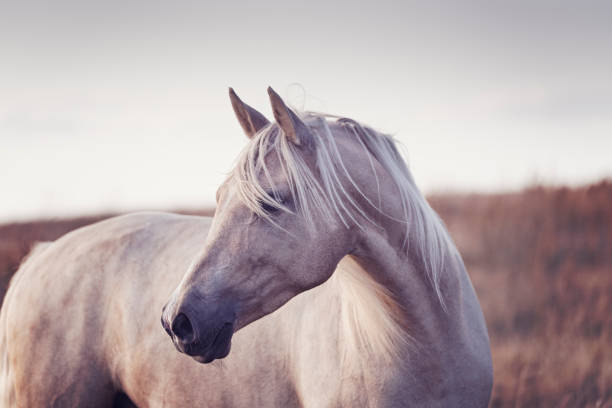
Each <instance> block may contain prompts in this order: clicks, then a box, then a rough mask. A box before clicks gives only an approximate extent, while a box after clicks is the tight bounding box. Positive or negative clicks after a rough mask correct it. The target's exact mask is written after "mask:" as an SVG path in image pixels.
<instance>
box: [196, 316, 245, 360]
mask: <svg viewBox="0 0 612 408" xmlns="http://www.w3.org/2000/svg"><path fill="white" fill-rule="evenodd" d="M233 334H234V325H233V324H232V323H225V324H224V325H223V327H221V330H219V332H218V333H217V335H216V336H215V339H214V340H213V342H212V343H211V344H210V345H209V346H207V347H206V348H205V349H204V350H198V352H197V353H193V354H192V353H189V354H190V355H191V357H192V358H193V359H194V360H195V361H197V362H199V363H203V364H207V363H210V362H212V361H213V360H217V359H221V358H225V357H227V355H228V354H229V352H230V350H231V348H232V335H233Z"/></svg>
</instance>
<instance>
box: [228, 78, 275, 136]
mask: <svg viewBox="0 0 612 408" xmlns="http://www.w3.org/2000/svg"><path fill="white" fill-rule="evenodd" d="M229 97H230V101H231V102H232V108H234V113H235V114H236V118H238V122H240V126H242V129H243V130H244V133H245V134H246V135H247V137H248V138H249V139H251V138H252V137H253V136H254V135H255V134H256V133H257V132H259V130H260V129H262V128H264V127H265V126H267V125H268V123H270V121H268V119H266V117H265V116H264V115H262V114H261V113H259V112H257V111H256V110H255V109H253V108H251V107H250V106H249V105H247V104H246V103H244V102H242V100H240V98H239V97H238V95H236V92H234V90H233V89H232V88H230V89H229Z"/></svg>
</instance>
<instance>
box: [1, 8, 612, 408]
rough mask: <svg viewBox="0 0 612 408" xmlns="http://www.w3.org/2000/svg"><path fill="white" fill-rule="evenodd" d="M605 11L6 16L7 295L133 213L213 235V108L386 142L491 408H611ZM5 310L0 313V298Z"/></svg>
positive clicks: (237, 145)
mask: <svg viewBox="0 0 612 408" xmlns="http://www.w3.org/2000/svg"><path fill="white" fill-rule="evenodd" d="M611 21H612V3H610V2H607V1H566V0H558V1H545V0H534V1H514V2H498V1H467V2H450V1H429V2H413V1H403V2H391V1H384V0H383V1H377V2H365V3H359V4H357V3H355V2H348V1H336V2H333V3H328V2H323V1H320V0H313V1H310V2H308V3H295V4H293V3H290V2H286V1H265V0H264V1H257V2H254V1H246V2H207V1H174V2H161V1H148V2H144V1H121V2H119V1H114V0H111V1H105V2H91V1H77V0H69V1H64V0H60V1H54V2H42V1H28V0H25V1H19V2H2V3H0V183H1V184H0V187H1V190H0V191H2V195H1V197H2V199H0V224H2V225H0V273H1V274H2V275H1V276H2V285H3V287H5V286H6V284H7V282H8V279H10V276H11V275H12V273H13V272H14V271H15V270H16V268H17V266H18V265H19V262H20V260H21V258H22V256H23V255H24V254H26V253H27V251H28V250H29V248H30V246H31V244H32V243H33V242H34V241H37V240H50V239H55V238H57V237H58V236H60V235H62V234H63V233H65V232H67V231H69V230H70V229H73V228H76V227H78V226H81V225H85V224H87V223H90V222H93V221H95V220H98V219H101V218H104V217H107V216H110V215H112V214H116V213H121V212H127V211H135V210H142V209H164V210H182V211H188V212H197V213H210V212H212V206H213V203H214V193H215V190H216V188H217V186H218V185H219V184H220V182H221V181H222V179H223V178H224V177H225V174H226V173H227V172H228V171H229V170H230V169H231V167H232V164H233V160H234V158H235V157H236V156H237V154H238V153H239V152H240V150H241V149H242V148H243V147H244V145H245V142H246V139H245V138H244V136H243V134H242V131H241V129H240V127H239V125H238V123H237V122H236V120H235V119H234V116H233V112H232V110H231V107H230V104H229V100H228V97H227V88H228V86H232V87H234V88H235V89H236V91H237V92H238V94H239V95H240V96H241V97H242V98H243V100H245V101H246V102H247V103H249V104H251V105H252V106H254V107H256V108H257V109H259V110H260V111H261V112H263V113H264V114H266V115H267V116H268V117H272V115H271V112H270V108H269V105H268V100H267V94H266V92H265V89H266V87H267V86H268V85H271V86H272V87H274V88H275V89H276V90H277V91H278V92H279V93H280V94H281V95H282V96H283V97H284V98H285V99H286V100H287V101H288V102H289V103H290V104H292V105H293V106H295V107H296V108H298V109H306V110H315V111H322V112H327V113H332V114H338V115H344V116H349V117H352V118H355V119H357V120H360V121H363V122H366V123H368V124H370V125H371V126H373V127H374V128H376V129H379V130H381V131H384V132H387V133H390V134H393V135H394V136H395V137H396V138H397V139H398V140H399V141H400V142H401V143H402V144H403V145H404V150H405V154H406V157H407V159H408V162H409V164H410V167H411V169H412V171H413V174H414V177H415V179H416V181H417V184H418V185H419V186H420V187H421V189H422V190H423V191H424V192H425V193H426V194H427V195H428V197H429V199H430V202H431V203H432V205H433V206H434V208H435V209H436V210H437V211H438V212H439V213H440V215H441V216H442V218H443V219H444V221H445V222H446V224H447V226H448V228H449V230H450V232H451V235H452V236H453V238H454V239H455V241H456V242H457V244H458V246H459V248H460V250H461V252H462V254H463V256H464V258H465V261H466V264H467V266H468V270H469V271H470V274H471V277H472V279H473V281H474V284H475V286H476V289H477V292H478V295H479V297H480V299H481V302H482V305H483V308H484V311H485V315H486V318H487V322H488V325H489V330H490V335H491V340H492V346H493V357H494V366H495V367H494V368H495V389H494V395H493V399H492V402H491V405H492V406H494V407H502V406H503V407H517V406H593V407H604V406H609V404H612V352H611V349H612V347H611V345H612V317H611V316H612V301H611V299H612V295H611V294H612V182H611V181H610V180H611V177H612V159H611V157H612V79H611V75H610V73H611V72H612V24H611ZM2 293H3V291H2Z"/></svg>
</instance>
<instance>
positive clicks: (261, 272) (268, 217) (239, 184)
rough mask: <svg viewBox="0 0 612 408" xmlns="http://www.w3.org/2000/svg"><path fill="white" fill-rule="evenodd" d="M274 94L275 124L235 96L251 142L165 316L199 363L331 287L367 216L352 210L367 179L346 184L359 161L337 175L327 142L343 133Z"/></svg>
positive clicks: (169, 328) (333, 150)
mask: <svg viewBox="0 0 612 408" xmlns="http://www.w3.org/2000/svg"><path fill="white" fill-rule="evenodd" d="M268 92H269V95H270V100H271V104H272V109H273V112H274V117H275V123H270V122H268V120H267V119H266V118H265V117H264V116H263V115H262V114H260V113H259V112H257V111H256V110H254V109H253V108H251V107H250V106H248V105H246V104H244V103H243V102H242V101H241V100H240V99H239V98H238V97H237V96H236V94H235V93H234V92H233V90H231V89H230V99H231V101H232V105H233V107H234V111H235V112H236V115H237V117H238V120H239V122H240V124H241V126H242V127H243V129H244V131H245V133H246V134H247V136H248V137H249V138H250V139H251V141H250V143H249V145H248V146H247V148H246V150H245V151H244V152H243V155H242V156H241V158H240V159H239V161H238V163H237V165H236V168H235V169H234V171H233V172H232V174H231V175H230V176H229V177H228V178H227V180H226V181H225V182H224V183H223V185H221V187H220V188H219V189H218V192H217V209H216V212H215V216H214V219H213V221H212V225H211V229H210V232H209V234H208V237H207V240H206V243H205V244H204V246H203V249H202V251H201V253H200V254H199V256H198V257H197V258H196V259H195V260H194V262H193V263H192V265H191V267H190V268H189V270H188V271H187V273H186V274H185V276H184V278H183V280H182V282H181V284H180V285H179V286H178V288H177V289H176V290H175V292H174V294H173V295H172V298H171V300H170V301H169V302H168V304H167V305H166V306H165V307H164V311H163V313H162V325H163V326H164V328H165V329H166V331H167V332H168V334H169V335H170V336H171V337H172V339H173V341H174V343H175V345H176V346H177V348H178V349H179V350H180V351H182V352H184V353H186V354H189V355H191V356H193V357H194V358H195V359H196V360H198V361H200V362H210V361H212V360H214V359H217V358H223V357H225V356H226V355H227V354H228V353H229V350H230V342H231V337H232V335H233V333H234V332H235V331H236V330H238V329H240V328H242V327H244V326H246V325H247V324H249V323H251V322H253V321H255V320H257V319H259V318H261V317H262V316H264V315H266V314H269V313H271V312H273V311H274V310H276V309H278V308H279V307H280V306H282V305H283V304H284V303H285V302H287V301H288V300H289V299H291V298H292V297H294V296H295V295H297V294H298V293H300V292H303V291H305V290H307V289H310V288H312V287H314V286H317V285H319V284H321V283H323V282H324V281H325V280H327V279H328V278H329V277H330V276H331V275H332V273H333V272H334V269H335V267H336V265H337V264H338V262H339V261H340V260H341V259H342V258H343V257H344V256H345V255H346V254H348V253H350V252H351V250H352V249H353V248H354V245H355V242H354V241H355V239H356V238H355V236H356V234H353V233H351V232H352V229H353V227H354V226H355V225H358V224H359V222H360V221H363V220H362V219H361V220H360V218H362V217H367V216H366V215H365V213H363V214H360V213H359V212H357V211H355V208H356V207H358V206H360V204H364V203H358V202H357V201H359V200H360V199H362V198H364V197H365V195H364V194H363V193H362V192H361V191H360V190H359V184H360V180H359V178H360V175H359V174H357V175H353V178H350V176H349V178H348V179H347V175H348V173H346V167H352V166H354V164H351V163H346V164H342V167H345V172H342V173H339V172H337V171H336V170H337V168H338V167H339V164H338V160H339V158H338V157H337V154H338V152H337V150H338V145H336V144H335V142H334V144H333V145H329V144H327V143H323V142H322V141H321V134H322V133H327V134H328V135H329V134H331V132H335V131H338V129H340V128H342V126H340V125H336V124H328V123H327V121H326V120H325V119H322V118H320V117H316V118H314V119H313V120H302V119H301V118H300V117H298V115H296V114H295V113H294V112H293V111H291V110H290V109H289V108H287V106H286V105H285V103H284V102H283V101H282V100H281V98H280V97H279V96H278V95H277V94H276V93H275V92H274V91H273V90H272V89H271V88H269V89H268ZM332 125H333V126H334V129H331V128H330V126H332ZM336 126H337V128H336ZM362 188H363V186H362ZM357 192H359V194H358V193H357ZM330 195H331V197H330ZM334 195H335V197H334ZM342 206H346V207H345V208H341V207H342ZM362 207H363V206H362ZM342 214H344V216H343V215H342Z"/></svg>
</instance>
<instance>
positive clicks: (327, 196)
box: [230, 112, 456, 351]
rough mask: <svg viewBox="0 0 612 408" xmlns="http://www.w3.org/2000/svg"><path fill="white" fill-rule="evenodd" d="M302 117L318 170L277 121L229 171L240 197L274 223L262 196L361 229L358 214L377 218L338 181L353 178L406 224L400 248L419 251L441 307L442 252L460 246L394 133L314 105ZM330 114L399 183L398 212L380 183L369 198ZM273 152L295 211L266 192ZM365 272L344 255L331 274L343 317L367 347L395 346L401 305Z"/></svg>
mask: <svg viewBox="0 0 612 408" xmlns="http://www.w3.org/2000/svg"><path fill="white" fill-rule="evenodd" d="M300 118H301V119H302V120H303V121H304V123H306V124H307V125H308V126H309V130H310V133H311V135H312V141H311V142H312V143H314V145H313V147H314V149H313V150H314V152H315V154H316V167H317V170H318V171H316V172H314V171H312V170H311V168H310V167H309V166H308V165H307V164H306V162H305V161H304V159H303V158H302V156H301V155H302V153H301V152H300V148H299V147H297V146H295V145H294V144H293V143H292V142H290V141H289V140H288V138H287V137H282V136H283V135H282V132H283V131H282V129H281V128H280V127H278V126H277V125H275V124H270V125H268V126H266V127H264V128H263V129H261V130H260V131H259V132H258V133H257V134H256V135H255V136H254V137H253V139H252V140H251V142H250V143H249V144H248V146H247V147H246V149H245V150H244V151H243V153H242V154H241V156H240V157H239V158H238V162H237V164H236V166H235V168H234V170H233V172H232V173H231V175H230V177H233V178H234V179H235V181H236V185H237V186H238V193H239V197H240V199H241V200H242V201H243V202H244V204H245V205H246V206H247V207H248V208H249V209H250V210H252V211H253V212H254V213H256V214H258V215H259V216H260V217H262V218H264V219H266V220H267V221H269V222H270V223H272V224H275V225H276V223H275V222H274V219H273V218H272V216H271V215H270V214H269V213H267V212H266V211H265V210H264V209H263V208H262V205H261V204H262V203H264V204H266V205H267V206H273V207H275V208H278V209H280V210H282V211H286V212H289V213H295V214H296V215H297V216H300V217H304V219H307V220H310V219H315V217H323V218H324V219H326V220H329V221H332V220H334V221H335V220H340V221H341V222H342V223H343V224H344V225H345V226H346V227H348V226H349V225H351V224H352V225H357V226H358V227H359V228H363V227H364V225H362V224H361V223H360V222H359V221H358V220H359V219H365V220H366V222H372V223H375V221H373V220H372V219H371V217H370V216H368V214H367V213H366V211H365V209H364V208H362V207H361V206H360V205H359V203H358V202H357V200H356V199H355V198H354V197H352V196H351V194H350V193H349V189H348V188H347V187H348V186H345V185H343V183H342V182H341V181H340V180H348V183H350V184H351V187H352V188H353V189H354V190H356V191H358V193H359V194H361V196H362V198H363V199H365V201H366V202H367V203H368V204H369V205H371V206H372V207H373V208H375V209H376V210H377V211H378V212H379V213H381V214H382V215H384V216H386V217H388V218H389V219H392V220H394V221H396V222H398V223H401V224H403V225H404V228H405V235H404V241H403V250H404V251H406V252H408V250H409V249H410V250H411V252H412V253H415V254H416V256H417V258H418V259H415V261H416V262H421V264H422V266H423V268H424V270H425V271H426V273H427V277H428V279H429V281H430V283H431V285H432V287H433V289H434V291H435V293H436V296H437V297H438V299H439V301H440V303H441V304H442V306H443V307H444V299H443V297H442V292H441V290H440V275H441V273H442V271H443V269H444V259H445V257H446V256H447V254H448V253H449V251H456V249H455V246H454V245H453V243H452V242H451V240H450V238H449V235H448V233H447V232H446V229H445V228H444V226H443V224H442V222H441V220H440V219H439V217H438V216H437V214H436V213H435V212H434V211H433V210H432V209H431V207H430V206H429V204H428V203H427V201H426V200H425V198H424V197H423V196H422V194H421V193H420V191H419V189H418V188H417V186H416V184H415V183H414V180H413V178H412V175H411V173H410V171H409V169H408V166H407V165H406V162H405V161H404V159H403V158H402V157H401V155H400V154H399V152H398V149H397V147H396V142H395V140H394V139H393V138H392V137H391V136H388V135H385V134H382V133H380V132H377V131H374V130H373V129H371V128H369V127H366V126H364V125H362V124H360V123H358V122H356V121H354V120H352V119H348V118H338V117H335V116H332V115H325V114H317V113H312V112H306V113H301V114H300ZM333 119H336V123H337V124H339V125H340V126H342V127H343V128H344V129H345V130H347V131H348V132H349V134H351V135H353V137H354V138H355V142H356V143H358V144H359V145H361V146H362V147H363V149H364V151H365V152H366V155H367V157H368V160H369V166H370V167H371V169H372V173H373V177H374V178H375V179H376V183H377V185H378V183H379V176H378V174H377V173H376V170H375V169H376V166H375V165H374V163H375V162H378V163H380V165H382V167H383V168H384V169H385V171H386V172H387V173H388V175H389V176H390V177H391V179H392V180H393V182H394V183H395V185H396V186H397V188H398V190H399V195H398V196H397V197H394V199H397V200H400V202H401V206H402V209H403V216H402V218H401V219H398V218H397V217H391V216H390V215H388V214H385V213H384V212H383V211H382V209H381V200H383V199H385V197H381V196H380V187H379V194H378V197H367V196H366V195H365V194H364V193H363V192H362V191H361V190H360V189H359V186H357V184H356V183H355V182H354V181H353V178H352V177H351V175H350V174H349V172H348V170H347V168H346V166H345V164H344V162H343V158H342V156H341V154H340V151H339V149H338V146H337V144H336V140H335V136H334V134H333V132H332V130H331V128H330V126H329V122H328V121H330V120H333ZM268 155H276V157H277V158H278V162H279V163H280V166H281V169H282V170H281V171H282V172H283V177H284V179H285V180H287V181H288V184H289V189H290V193H291V196H292V200H293V202H294V203H295V210H292V209H290V208H288V207H287V206H285V205H284V203H283V202H282V200H281V199H280V198H279V197H275V196H274V194H269V191H275V187H274V181H273V177H272V175H271V174H270V171H269V169H268V167H267V164H266V159H267V157H268ZM262 174H263V177H264V178H265V183H266V185H267V186H269V187H268V188H267V189H266V188H264V186H263V185H262V182H261V181H260V177H261V175H262ZM356 215H360V217H357V216H356ZM360 274H362V275H367V272H365V271H363V270H362V269H361V268H360V267H359V266H358V265H356V263H354V261H347V258H345V259H344V260H343V262H341V264H340V265H339V268H338V270H337V271H336V272H335V274H334V279H336V280H338V285H339V286H338V287H339V289H340V293H341V295H340V296H341V298H342V299H341V303H342V319H343V323H342V324H343V326H344V327H345V328H347V330H348V329H350V330H352V332H353V333H354V334H355V337H356V341H359V342H360V343H361V346H362V347H364V346H365V347H366V348H367V347H370V348H376V349H378V350H380V349H383V350H387V351H389V350H391V349H392V348H393V347H392V346H391V345H392V344H393V343H396V342H397V341H404V340H405V337H406V334H405V333H403V332H404V331H403V330H398V327H399V326H398V320H397V316H396V314H395V310H396V309H397V307H396V306H397V305H396V304H395V302H394V300H393V296H392V294H391V293H389V292H388V290H386V288H384V287H382V286H380V284H378V283H377V282H376V281H374V279H372V278H371V277H370V276H367V277H366V276H360ZM366 303H367V307H366V306H365V305H366ZM370 309H375V310H370ZM402 338H404V340H402Z"/></svg>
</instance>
